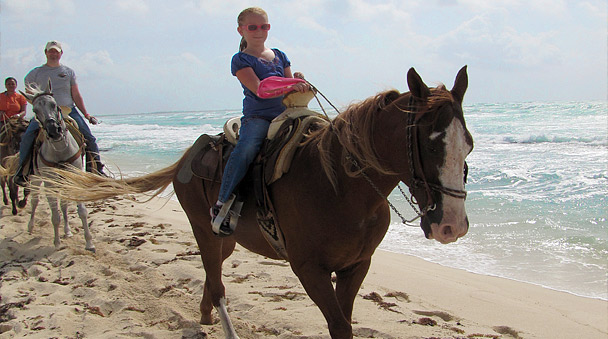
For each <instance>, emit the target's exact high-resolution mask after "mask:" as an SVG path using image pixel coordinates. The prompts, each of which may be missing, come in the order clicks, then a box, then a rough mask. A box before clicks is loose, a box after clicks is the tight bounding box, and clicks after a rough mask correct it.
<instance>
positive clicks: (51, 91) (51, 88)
mask: <svg viewBox="0 0 608 339" xmlns="http://www.w3.org/2000/svg"><path fill="white" fill-rule="evenodd" d="M47 89H48V91H49V93H53V86H51V78H49V85H48V86H47Z"/></svg>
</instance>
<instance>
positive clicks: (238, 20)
mask: <svg viewBox="0 0 608 339" xmlns="http://www.w3.org/2000/svg"><path fill="white" fill-rule="evenodd" d="M249 14H258V15H261V16H263V17H265V18H266V20H268V14H267V13H266V11H264V10H263V9H261V8H260V7H249V8H245V9H244V10H242V11H241V13H239V16H238V17H237V18H236V23H237V24H238V25H239V27H241V26H243V23H244V22H245V18H246V17H247V16H248V15H249ZM245 48H247V40H245V38H244V37H242V38H241V43H240V44H239V51H240V52H242V51H244V50H245Z"/></svg>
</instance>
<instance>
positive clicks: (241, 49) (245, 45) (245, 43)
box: [239, 38, 247, 52]
mask: <svg viewBox="0 0 608 339" xmlns="http://www.w3.org/2000/svg"><path fill="white" fill-rule="evenodd" d="M245 48H247V40H245V38H241V43H240V44H239V52H242V51H244V50H245Z"/></svg>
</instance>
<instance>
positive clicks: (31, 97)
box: [19, 86, 34, 105]
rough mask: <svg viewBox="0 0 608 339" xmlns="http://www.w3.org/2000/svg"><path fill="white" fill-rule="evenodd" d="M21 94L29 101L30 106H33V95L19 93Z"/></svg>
mask: <svg viewBox="0 0 608 339" xmlns="http://www.w3.org/2000/svg"><path fill="white" fill-rule="evenodd" d="M26 88H27V86H26ZM26 91H27V90H26ZM19 93H21V95H23V96H24V97H25V100H27V102H29V103H30V105H31V104H32V99H34V96H33V95H32V94H28V93H23V92H22V91H21V90H20V91H19Z"/></svg>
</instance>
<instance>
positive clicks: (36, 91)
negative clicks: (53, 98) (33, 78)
mask: <svg viewBox="0 0 608 339" xmlns="http://www.w3.org/2000/svg"><path fill="white" fill-rule="evenodd" d="M25 92H26V93H27V94H31V95H33V96H34V97H36V96H37V95H40V94H45V93H47V92H46V91H43V90H42V89H41V88H40V87H39V86H38V84H37V83H35V82H29V83H27V84H25Z"/></svg>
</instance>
